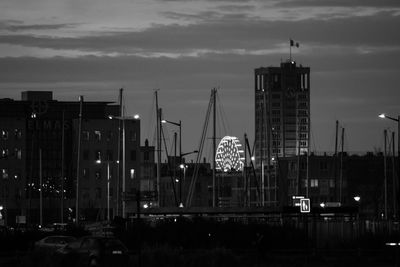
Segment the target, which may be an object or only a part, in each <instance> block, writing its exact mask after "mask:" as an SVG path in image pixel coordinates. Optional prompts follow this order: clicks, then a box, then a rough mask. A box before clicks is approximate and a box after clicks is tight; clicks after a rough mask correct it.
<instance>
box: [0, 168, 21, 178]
mask: <svg viewBox="0 0 400 267" xmlns="http://www.w3.org/2000/svg"><path fill="white" fill-rule="evenodd" d="M0 174H1V178H2V179H9V178H13V179H15V180H18V179H20V178H21V174H19V173H15V174H14V175H11V174H10V172H9V170H8V169H5V168H4V169H0Z"/></svg>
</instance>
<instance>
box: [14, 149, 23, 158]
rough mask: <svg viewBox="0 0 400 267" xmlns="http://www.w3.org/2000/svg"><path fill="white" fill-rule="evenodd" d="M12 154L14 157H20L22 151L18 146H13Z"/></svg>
mask: <svg viewBox="0 0 400 267" xmlns="http://www.w3.org/2000/svg"><path fill="white" fill-rule="evenodd" d="M14 156H15V158H16V159H22V151H21V149H20V148H14Z"/></svg>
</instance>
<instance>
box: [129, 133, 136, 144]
mask: <svg viewBox="0 0 400 267" xmlns="http://www.w3.org/2000/svg"><path fill="white" fill-rule="evenodd" d="M129 136H130V139H131V141H132V142H135V141H136V132H134V131H130V132H129Z"/></svg>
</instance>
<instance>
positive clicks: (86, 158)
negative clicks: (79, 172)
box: [83, 150, 89, 160]
mask: <svg viewBox="0 0 400 267" xmlns="http://www.w3.org/2000/svg"><path fill="white" fill-rule="evenodd" d="M83 160H89V150H84V151H83Z"/></svg>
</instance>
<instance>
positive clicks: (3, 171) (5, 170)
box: [1, 169, 8, 179]
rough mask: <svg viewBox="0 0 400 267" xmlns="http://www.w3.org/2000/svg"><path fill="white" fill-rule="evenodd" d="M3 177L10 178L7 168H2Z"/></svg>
mask: <svg viewBox="0 0 400 267" xmlns="http://www.w3.org/2000/svg"><path fill="white" fill-rule="evenodd" d="M1 177H2V178H3V179H8V170H7V169H1Z"/></svg>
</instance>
